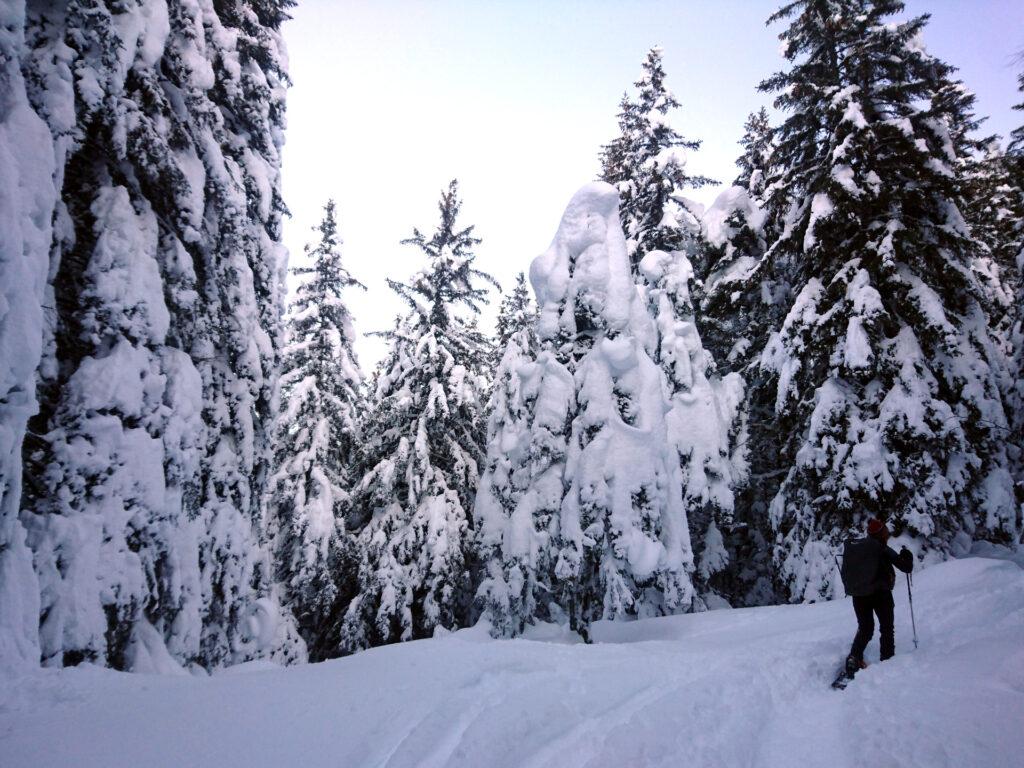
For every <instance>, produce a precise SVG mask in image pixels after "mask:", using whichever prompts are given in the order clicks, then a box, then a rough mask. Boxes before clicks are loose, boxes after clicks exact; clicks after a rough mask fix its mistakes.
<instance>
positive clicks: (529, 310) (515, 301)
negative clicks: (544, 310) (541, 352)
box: [497, 272, 537, 355]
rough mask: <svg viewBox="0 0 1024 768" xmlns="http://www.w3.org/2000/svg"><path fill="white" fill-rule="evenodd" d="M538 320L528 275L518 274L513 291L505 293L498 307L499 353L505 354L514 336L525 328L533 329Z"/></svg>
mask: <svg viewBox="0 0 1024 768" xmlns="http://www.w3.org/2000/svg"><path fill="white" fill-rule="evenodd" d="M536 322H537V311H536V309H534V307H533V302H532V301H531V300H530V291H529V289H528V288H527V287H526V275H524V274H523V273H522V272H520V273H519V274H518V275H516V284H515V287H514V288H513V289H512V292H511V293H508V294H505V295H504V296H503V297H502V299H501V305H500V306H499V307H498V323H497V331H498V343H497V348H498V353H499V355H501V354H503V352H504V349H505V347H507V346H508V343H509V341H510V340H511V339H512V337H513V336H515V335H516V334H518V333H519V332H520V331H523V330H530V331H532V330H533V326H534V324H535V323H536Z"/></svg>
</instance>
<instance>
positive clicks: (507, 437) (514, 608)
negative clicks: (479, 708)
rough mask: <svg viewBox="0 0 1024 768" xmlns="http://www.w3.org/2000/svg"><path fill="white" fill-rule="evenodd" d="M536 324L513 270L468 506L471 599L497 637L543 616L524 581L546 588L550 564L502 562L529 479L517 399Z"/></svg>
mask: <svg viewBox="0 0 1024 768" xmlns="http://www.w3.org/2000/svg"><path fill="white" fill-rule="evenodd" d="M536 321H537V313H536V310H535V309H534V308H533V303H532V302H531V300H530V296H529V292H528V290H527V287H526V276H525V275H524V274H523V273H522V272H520V273H519V274H518V275H517V276H516V285H515V288H514V289H513V290H512V293H510V294H508V295H506V296H505V297H504V298H503V299H502V302H501V307H500V310H499V312H498V328H497V330H498V346H497V352H498V353H499V355H500V358H499V360H498V363H497V366H496V367H495V371H494V384H493V388H492V390H491V396H490V399H489V400H488V403H487V411H488V421H487V442H486V445H487V457H486V460H485V462H484V465H483V472H482V475H481V478H480V486H479V489H478V491H477V496H476V502H475V506H474V520H475V527H476V543H477V549H478V556H479V558H480V562H481V563H482V565H483V568H484V569H485V570H484V572H483V573H482V574H481V576H482V586H481V588H480V589H479V590H478V598H479V600H480V603H481V605H482V610H483V612H484V613H486V614H487V615H488V616H489V617H490V620H491V622H492V625H493V631H494V632H495V634H497V635H503V636H508V635H513V634H518V633H519V632H521V631H522V629H523V627H524V626H525V624H526V623H527V622H528V621H530V620H532V619H535V618H536V617H537V616H538V613H539V612H540V613H542V614H544V611H545V610H546V606H543V605H542V606H540V607H539V609H538V606H537V605H535V604H534V602H533V600H534V598H535V594H536V592H537V588H536V587H535V586H534V585H530V586H529V587H528V586H527V585H526V583H525V582H526V580H527V579H532V580H534V581H536V580H537V579H538V578H540V579H542V583H544V584H548V580H547V576H548V575H549V573H550V562H548V561H545V562H544V563H543V564H541V565H540V567H539V568H538V567H534V562H533V561H532V560H531V559H530V558H528V557H527V558H524V557H522V556H521V555H523V554H527V553H514V554H512V553H510V556H509V557H508V558H506V556H505V552H504V551H503V548H502V544H503V539H504V537H505V529H506V525H507V521H508V518H509V517H510V516H511V515H512V513H513V512H514V511H515V508H516V505H517V503H518V501H519V498H520V496H521V495H522V491H523V487H524V482H525V480H526V479H528V475H527V473H524V472H523V458H524V456H525V452H526V451H528V450H529V445H528V441H529V439H530V432H529V425H528V422H527V419H528V416H529V405H530V403H529V402H527V400H526V399H524V397H523V394H522V372H523V371H524V370H528V366H529V365H530V364H531V361H532V360H533V358H534V357H535V356H536V352H537V342H536V331H535V325H536ZM524 366H527V368H524ZM516 555H520V556H518V557H517V556H516ZM520 582H522V583H520ZM544 615H545V617H546V614H544Z"/></svg>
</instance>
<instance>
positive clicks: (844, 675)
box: [832, 656, 868, 691]
mask: <svg viewBox="0 0 1024 768" xmlns="http://www.w3.org/2000/svg"><path fill="white" fill-rule="evenodd" d="M867 666H868V664H867V662H866V661H864V660H863V659H858V658H856V657H854V656H847V657H846V663H845V664H843V668H842V669H840V670H839V674H838V675H836V679H835V680H833V681H832V687H833V688H835V689H836V690H837V691H841V690H843V689H844V688H846V686H848V685H849V684H850V681H851V680H853V677H854V675H856V674H857V673H858V672H860V671H861V670H862V669H867Z"/></svg>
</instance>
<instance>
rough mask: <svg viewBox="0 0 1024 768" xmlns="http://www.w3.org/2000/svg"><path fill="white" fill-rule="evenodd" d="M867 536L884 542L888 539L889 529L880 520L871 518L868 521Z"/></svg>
mask: <svg viewBox="0 0 1024 768" xmlns="http://www.w3.org/2000/svg"><path fill="white" fill-rule="evenodd" d="M868 536H871V537H873V538H876V539H881V540H882V541H885V540H886V539H888V538H889V529H888V528H886V527H885V523H883V522H882V521H881V520H879V519H878V518H875V517H872V518H871V519H870V520H868Z"/></svg>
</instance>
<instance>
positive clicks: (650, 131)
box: [602, 48, 711, 273]
mask: <svg viewBox="0 0 1024 768" xmlns="http://www.w3.org/2000/svg"><path fill="white" fill-rule="evenodd" d="M634 85H635V86H636V88H637V91H638V94H637V98H636V101H630V100H629V99H628V98H627V97H625V96H624V97H623V99H622V103H621V105H620V112H619V130H620V135H619V136H618V137H616V138H615V139H614V140H613V141H612V142H611V143H610V144H608V145H607V146H605V148H604V150H603V152H602V167H603V171H602V179H603V180H604V181H607V182H609V183H611V184H614V185H615V186H616V187H617V188H618V190H619V194H620V197H621V204H620V206H619V207H620V211H621V219H622V228H623V230H624V231H625V233H626V240H627V244H628V248H629V254H630V264H631V266H632V269H633V270H634V273H635V271H636V268H637V265H638V264H639V263H640V260H641V259H642V258H643V257H644V255H645V254H647V253H649V252H650V251H652V250H662V251H668V252H671V251H678V250H682V249H683V248H684V246H685V245H686V244H687V243H688V242H690V243H692V242H693V241H694V240H695V238H696V237H697V236H698V235H699V225H698V223H697V217H696V215H695V213H694V210H692V209H691V206H690V204H689V203H688V201H687V200H686V199H685V198H684V197H683V196H682V194H683V191H684V190H685V189H687V188H692V187H701V186H703V185H705V184H708V183H710V182H711V180H710V179H708V178H706V177H704V176H699V175H694V174H690V173H688V172H687V170H686V157H685V153H684V151H685V150H690V151H696V150H697V149H699V148H700V141H698V140H695V139H687V138H684V137H683V136H682V135H681V134H680V133H679V132H678V131H676V130H675V129H674V128H673V127H672V126H671V124H670V122H669V119H668V115H669V113H670V112H671V111H672V110H675V109H678V108H679V106H680V104H679V102H678V101H676V98H675V96H673V95H672V92H671V91H669V90H668V88H667V87H666V85H665V71H664V69H663V68H662V65H661V49H660V48H652V49H651V50H650V51H648V53H647V57H646V58H645V59H644V63H643V74H642V75H641V77H640V79H639V80H637V81H636V83H635V84H634Z"/></svg>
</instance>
